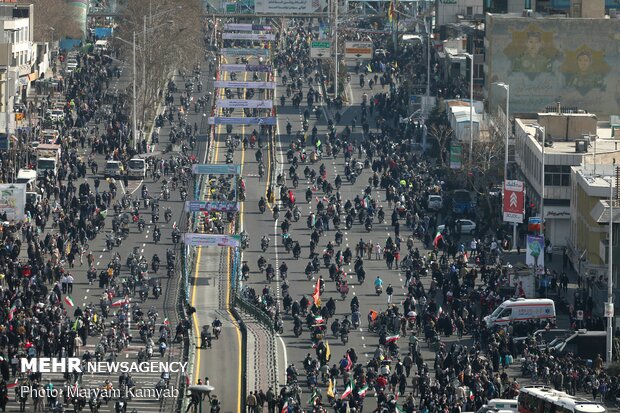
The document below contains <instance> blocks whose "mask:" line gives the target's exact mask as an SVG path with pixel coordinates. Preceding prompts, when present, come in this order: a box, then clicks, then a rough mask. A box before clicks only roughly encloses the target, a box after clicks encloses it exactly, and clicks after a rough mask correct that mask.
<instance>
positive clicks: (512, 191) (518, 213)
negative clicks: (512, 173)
mask: <svg viewBox="0 0 620 413" xmlns="http://www.w3.org/2000/svg"><path fill="white" fill-rule="evenodd" d="M524 189H525V187H524V185H523V181H515V180H507V181H505V182H504V221H505V222H514V223H517V224H521V223H523V210H524V208H525V195H524V193H523V192H524Z"/></svg>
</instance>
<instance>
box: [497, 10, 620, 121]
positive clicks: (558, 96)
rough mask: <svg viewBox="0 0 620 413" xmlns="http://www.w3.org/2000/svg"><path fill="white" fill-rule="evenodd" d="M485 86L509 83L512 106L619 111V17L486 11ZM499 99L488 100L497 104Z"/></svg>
mask: <svg viewBox="0 0 620 413" xmlns="http://www.w3.org/2000/svg"><path fill="white" fill-rule="evenodd" d="M485 43H486V44H487V45H488V47H487V49H486V58H485V62H486V64H487V68H488V70H487V75H486V79H485V80H486V82H487V84H486V86H487V90H488V89H489V85H491V84H492V83H495V82H504V83H507V84H509V85H510V109H511V110H512V111H514V112H517V113H519V112H524V113H533V112H541V111H544V110H545V108H546V107H548V106H555V105H556V102H558V101H559V102H561V104H562V107H565V108H567V107H571V108H576V109H584V110H587V111H588V112H590V113H596V114H597V115H612V114H618V113H620V19H566V18H562V19H559V18H542V19H541V18H537V17H521V16H514V15H497V14H489V15H487V25H486V39H485ZM497 104H498V102H493V101H490V102H489V106H490V107H493V106H497Z"/></svg>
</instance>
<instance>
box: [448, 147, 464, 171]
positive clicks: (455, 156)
mask: <svg viewBox="0 0 620 413" xmlns="http://www.w3.org/2000/svg"><path fill="white" fill-rule="evenodd" d="M462 167H463V146H462V145H461V144H460V143H454V144H452V145H451V146H450V169H461V168H462Z"/></svg>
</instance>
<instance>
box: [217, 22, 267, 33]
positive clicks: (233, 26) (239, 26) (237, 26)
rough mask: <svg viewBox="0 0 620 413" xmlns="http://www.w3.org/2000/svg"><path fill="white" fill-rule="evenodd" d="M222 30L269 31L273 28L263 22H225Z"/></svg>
mask: <svg viewBox="0 0 620 413" xmlns="http://www.w3.org/2000/svg"><path fill="white" fill-rule="evenodd" d="M224 30H239V31H247V32H251V31H252V30H256V31H264V32H270V31H272V30H273V28H272V27H271V26H270V25H265V24H244V23H226V24H224Z"/></svg>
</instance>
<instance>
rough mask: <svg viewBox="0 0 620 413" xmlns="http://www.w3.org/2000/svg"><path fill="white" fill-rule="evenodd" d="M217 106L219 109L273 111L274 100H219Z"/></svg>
mask: <svg viewBox="0 0 620 413" xmlns="http://www.w3.org/2000/svg"><path fill="white" fill-rule="evenodd" d="M215 106H216V107H218V108H242V109H248V108H249V109H271V108H273V100H256V99H251V100H247V99H217V100H216V102H215Z"/></svg>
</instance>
